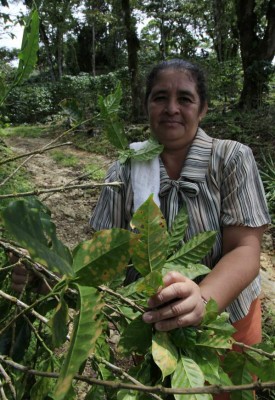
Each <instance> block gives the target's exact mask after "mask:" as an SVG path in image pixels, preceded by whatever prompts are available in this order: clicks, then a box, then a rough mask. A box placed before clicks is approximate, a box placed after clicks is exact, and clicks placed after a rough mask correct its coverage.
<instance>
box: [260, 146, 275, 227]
mask: <svg viewBox="0 0 275 400" xmlns="http://www.w3.org/2000/svg"><path fill="white" fill-rule="evenodd" d="M260 173H261V176H262V180H263V184H264V187H265V191H266V198H267V202H268V206H269V211H270V214H271V218H272V224H273V225H274V224H275V161H274V155H272V153H271V151H269V152H268V153H267V154H264V153H263V154H262V164H261V171H260Z"/></svg>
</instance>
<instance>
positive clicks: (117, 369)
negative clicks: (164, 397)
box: [95, 356, 161, 400]
mask: <svg viewBox="0 0 275 400" xmlns="http://www.w3.org/2000/svg"><path fill="white" fill-rule="evenodd" d="M95 359H96V360H98V361H99V362H100V363H102V364H104V365H105V366H106V367H107V368H108V369H110V370H111V371H113V372H114V373H116V374H118V375H120V376H123V377H124V378H126V379H128V380H129V381H130V382H132V383H134V384H135V385H137V386H145V385H143V384H142V383H141V382H139V381H138V380H136V379H135V378H133V377H132V376H131V375H129V374H127V372H125V371H124V370H123V369H122V368H120V367H118V366H116V365H114V364H112V363H110V362H109V361H107V360H105V359H104V358H102V357H99V356H95ZM148 394H149V396H150V397H152V398H153V399H157V400H161V398H160V397H159V396H157V395H156V394H154V393H150V392H149V393H148Z"/></svg>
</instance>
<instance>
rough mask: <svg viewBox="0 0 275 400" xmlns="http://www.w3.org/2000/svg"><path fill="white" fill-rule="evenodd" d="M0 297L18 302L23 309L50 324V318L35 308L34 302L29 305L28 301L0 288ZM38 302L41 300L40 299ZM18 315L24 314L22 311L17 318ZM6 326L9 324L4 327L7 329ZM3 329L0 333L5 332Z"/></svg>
mask: <svg viewBox="0 0 275 400" xmlns="http://www.w3.org/2000/svg"><path fill="white" fill-rule="evenodd" d="M0 297H2V298H3V299H6V300H8V301H10V302H11V303H14V304H16V305H17V306H18V307H21V309H22V308H23V310H25V311H29V312H30V313H31V314H32V315H33V316H34V317H36V318H37V319H39V320H40V321H41V322H43V323H44V324H48V322H49V320H48V319H47V318H46V317H44V316H43V315H41V314H39V313H38V312H36V311H35V310H33V308H32V307H34V304H32V305H31V306H28V305H27V304H26V303H23V301H21V300H19V299H17V297H14V296H10V295H9V294H7V293H5V292H3V291H2V290H0ZM38 302H40V301H39V300H38ZM18 315H22V311H21V312H20V313H19V314H17V316H16V319H17V318H18ZM12 322H13V321H12ZM6 327H7V326H5V327H4V328H3V329H4V330H6ZM3 329H2V330H1V331H0V335H1V334H2V333H3Z"/></svg>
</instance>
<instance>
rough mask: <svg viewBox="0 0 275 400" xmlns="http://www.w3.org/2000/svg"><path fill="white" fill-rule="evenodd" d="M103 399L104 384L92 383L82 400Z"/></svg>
mask: <svg viewBox="0 0 275 400" xmlns="http://www.w3.org/2000/svg"><path fill="white" fill-rule="evenodd" d="M99 399H105V388H104V386H99V385H94V386H92V388H91V389H90V390H89V392H88V393H87V395H86V396H85V398H84V400H99Z"/></svg>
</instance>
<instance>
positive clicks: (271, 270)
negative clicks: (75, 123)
mask: <svg viewBox="0 0 275 400" xmlns="http://www.w3.org/2000/svg"><path fill="white" fill-rule="evenodd" d="M5 141H6V142H7V144H8V145H9V146H10V147H11V148H12V149H13V151H14V152H15V153H18V154H22V153H23V154H26V153H27V152H30V151H34V150H37V149H41V148H42V147H43V146H45V145H46V144H48V143H49V141H50V139H48V138H44V137H43V138H41V137H40V138H20V137H16V138H9V139H5ZM61 149H62V151H63V152H64V153H65V154H68V155H74V156H75V157H77V158H78V160H79V163H78V165H77V166H76V167H62V166H60V165H59V164H58V163H56V162H55V161H54V160H53V158H52V157H51V155H50V153H49V152H45V153H43V154H40V155H35V156H34V157H32V158H31V159H30V160H28V162H27V163H26V165H25V167H26V169H27V170H28V171H29V173H30V176H31V180H32V182H33V184H34V186H35V187H36V188H39V189H42V188H44V189H49V188H51V187H56V186H64V185H68V184H79V183H82V182H83V181H79V180H78V179H77V178H78V177H79V176H81V175H82V174H83V168H84V166H85V165H87V164H89V163H91V162H93V163H94V164H96V163H97V162H100V165H102V164H104V165H105V166H106V169H107V166H108V165H109V164H110V162H111V161H112V160H110V159H107V158H105V159H104V157H103V156H100V155H97V154H92V153H90V152H85V151H83V150H79V149H77V148H75V147H73V146H68V147H62V148H59V150H61ZM90 182H91V181H90ZM98 194H99V189H98V188H96V189H88V190H81V189H73V190H71V191H68V192H65V191H64V192H58V193H54V194H51V195H41V196H40V199H41V200H42V201H43V202H44V203H45V204H46V205H47V206H48V207H49V209H50V210H51V212H52V219H53V221H54V223H55V224H56V227H57V233H58V236H59V238H60V239H61V240H62V241H63V242H64V243H65V244H66V245H67V246H69V247H70V248H73V247H74V246H75V245H76V244H78V243H79V242H81V241H83V240H87V239H89V238H90V237H91V231H90V228H89V217H90V215H91V212H92V209H93V208H94V206H95V203H96V201H97V198H98ZM261 276H262V287H263V289H262V299H263V302H264V305H265V308H266V309H267V310H274V311H275V251H274V238H273V237H272V234H271V232H267V234H266V235H265V236H264V239H263V243H262V253H261Z"/></svg>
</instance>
